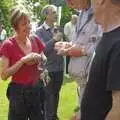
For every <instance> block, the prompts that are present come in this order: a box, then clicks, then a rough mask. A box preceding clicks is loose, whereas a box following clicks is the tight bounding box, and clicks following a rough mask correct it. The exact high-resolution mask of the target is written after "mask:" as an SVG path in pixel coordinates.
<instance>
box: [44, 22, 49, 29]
mask: <svg viewBox="0 0 120 120" xmlns="http://www.w3.org/2000/svg"><path fill="white" fill-rule="evenodd" d="M43 27H44V28H45V29H46V30H49V29H50V26H49V25H48V24H47V23H46V22H44V23H43Z"/></svg>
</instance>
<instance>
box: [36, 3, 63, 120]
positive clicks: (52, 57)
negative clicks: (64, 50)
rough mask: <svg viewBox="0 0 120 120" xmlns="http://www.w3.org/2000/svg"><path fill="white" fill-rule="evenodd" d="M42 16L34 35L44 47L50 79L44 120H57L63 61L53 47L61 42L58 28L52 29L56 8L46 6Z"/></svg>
mask: <svg viewBox="0 0 120 120" xmlns="http://www.w3.org/2000/svg"><path fill="white" fill-rule="evenodd" d="M42 15H43V16H44V18H45V20H44V23H43V24H42V25H41V26H40V27H38V29H37V30H36V34H37V36H39V37H40V38H41V39H42V41H43V42H44V43H45V45H46V47H45V50H44V53H45V55H46V56H47V60H48V61H47V64H46V68H47V70H48V72H49V76H50V79H51V80H50V82H49V84H48V85H47V87H46V88H45V93H46V98H45V120H57V119H58V115H57V110H58V105H59V93H60V89H61V86H62V83H63V74H64V72H63V70H64V59H63V57H62V56H60V55H57V52H56V51H55V50H54V46H55V43H56V42H57V41H61V40H62V33H61V31H60V30H59V28H58V27H56V26H55V27H54V23H55V22H56V21H57V7H56V6H54V5H46V6H45V7H44V8H43V9H42Z"/></svg>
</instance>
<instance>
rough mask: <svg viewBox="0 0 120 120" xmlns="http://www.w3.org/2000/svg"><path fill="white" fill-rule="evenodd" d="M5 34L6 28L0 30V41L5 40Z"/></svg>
mask: <svg viewBox="0 0 120 120" xmlns="http://www.w3.org/2000/svg"><path fill="white" fill-rule="evenodd" d="M6 35H7V33H6V30H5V29H3V30H2V32H1V34H0V40H1V41H2V40H5V39H6Z"/></svg>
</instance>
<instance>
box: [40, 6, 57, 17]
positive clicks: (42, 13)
mask: <svg viewBox="0 0 120 120" xmlns="http://www.w3.org/2000/svg"><path fill="white" fill-rule="evenodd" d="M49 8H52V9H55V10H57V7H56V6H55V5H46V6H44V7H43V9H42V11H41V15H42V16H43V17H46V16H47V14H48V9H49Z"/></svg>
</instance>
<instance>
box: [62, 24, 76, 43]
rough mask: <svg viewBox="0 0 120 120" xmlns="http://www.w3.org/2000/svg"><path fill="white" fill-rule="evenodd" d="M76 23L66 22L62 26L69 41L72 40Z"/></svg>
mask: <svg viewBox="0 0 120 120" xmlns="http://www.w3.org/2000/svg"><path fill="white" fill-rule="evenodd" d="M75 27H76V25H74V24H72V23H71V22H68V23H66V24H65V26H64V34H65V36H66V37H67V38H68V40H69V41H72V37H73V34H74V32H75Z"/></svg>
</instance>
